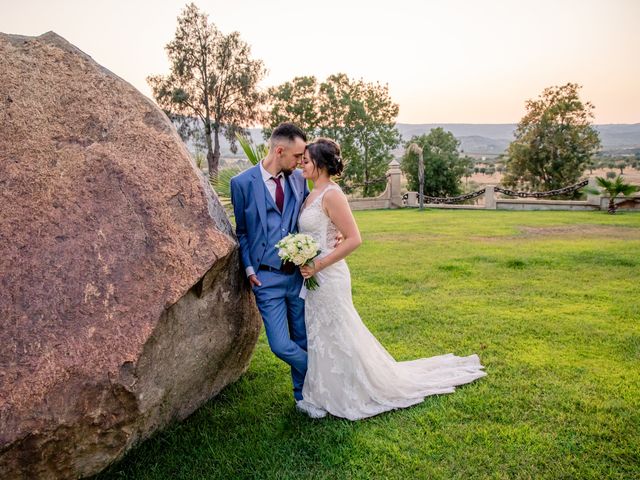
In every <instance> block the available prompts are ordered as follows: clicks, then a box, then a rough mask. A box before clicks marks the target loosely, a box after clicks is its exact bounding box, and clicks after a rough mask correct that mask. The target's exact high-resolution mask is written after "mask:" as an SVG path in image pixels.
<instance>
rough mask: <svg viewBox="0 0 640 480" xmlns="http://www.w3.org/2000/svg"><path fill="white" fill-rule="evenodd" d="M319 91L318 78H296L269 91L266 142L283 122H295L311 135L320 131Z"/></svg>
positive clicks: (263, 132) (264, 130) (265, 125)
mask: <svg viewBox="0 0 640 480" xmlns="http://www.w3.org/2000/svg"><path fill="white" fill-rule="evenodd" d="M318 91H319V85H318V81H317V80H316V77H295V78H294V79H293V80H291V81H290V82H285V83H283V84H281V85H278V86H276V87H271V88H269V90H268V93H267V95H268V103H269V105H268V107H269V114H268V116H267V117H266V119H265V124H264V128H263V129H262V135H263V137H264V139H265V140H268V139H269V138H270V137H271V132H272V131H273V129H274V128H276V127H277V126H278V125H280V124H281V123H282V122H293V123H295V124H296V125H298V126H299V127H300V128H301V129H302V130H304V131H305V132H307V133H308V134H309V135H314V134H315V132H316V131H317V129H318V122H319V119H318V116H319V106H318V100H319V96H318Z"/></svg>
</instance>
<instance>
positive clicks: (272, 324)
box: [231, 165, 309, 400]
mask: <svg viewBox="0 0 640 480" xmlns="http://www.w3.org/2000/svg"><path fill="white" fill-rule="evenodd" d="M283 183H284V185H283V190H284V207H283V209H282V210H283V211H282V212H280V211H279V210H278V208H277V207H276V204H275V202H274V200H273V198H272V197H271V195H270V193H269V191H268V190H267V187H266V185H265V183H264V180H263V178H262V173H261V170H260V166H259V165H256V166H254V167H252V168H250V169H248V170H246V171H244V172H242V173H240V174H239V175H236V176H235V177H233V178H232V179H231V201H232V203H233V211H234V215H235V220H236V235H237V236H238V242H239V243H240V253H241V256H242V263H243V265H244V267H245V269H246V268H247V267H252V268H253V270H254V271H255V273H256V275H257V276H258V280H260V282H261V283H262V285H261V286H259V287H253V293H254V294H255V297H256V304H257V305H258V309H259V310H260V314H261V315H262V320H263V322H264V327H265V331H266V334H267V339H268V340H269V346H270V347H271V351H273V353H274V354H275V355H276V356H277V357H278V358H280V359H282V360H284V361H285V362H286V363H288V364H289V365H290V366H291V376H292V380H293V395H294V397H295V398H296V400H302V385H303V384H304V376H305V374H306V372H307V333H306V330H305V324H304V300H302V299H301V298H300V297H299V296H298V295H299V293H300V289H301V287H302V275H301V274H300V272H299V270H298V269H296V271H295V273H293V274H286V273H284V272H282V271H279V269H280V268H281V266H282V262H281V260H280V258H279V257H278V252H277V249H276V248H275V244H276V243H277V242H278V241H280V239H282V238H283V237H285V236H286V235H288V234H289V233H292V232H297V221H298V214H299V212H300V207H301V206H302V203H303V202H304V199H305V198H306V196H307V195H308V194H309V190H308V188H307V183H306V181H305V179H304V178H303V177H302V173H301V172H300V171H298V170H294V172H293V173H292V174H291V175H289V177H288V178H286V180H285V181H284V182H283ZM261 266H262V268H260V267H261Z"/></svg>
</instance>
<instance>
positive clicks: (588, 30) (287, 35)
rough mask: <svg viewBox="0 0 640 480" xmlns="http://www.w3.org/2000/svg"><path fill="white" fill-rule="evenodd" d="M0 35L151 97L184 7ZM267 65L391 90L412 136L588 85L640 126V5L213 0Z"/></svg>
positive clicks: (24, 1)
mask: <svg viewBox="0 0 640 480" xmlns="http://www.w3.org/2000/svg"><path fill="white" fill-rule="evenodd" d="M3 3H5V5H4V6H3V7H2V13H1V14H0V31H2V32H4V33H17V34H22V35H40V34H42V33H44V32H47V31H49V30H53V31H55V32H56V33H58V34H59V35H61V36H63V37H65V38H66V39H67V40H69V41H70V42H71V43H73V44H74V45H76V46H77V47H78V48H80V49H81V50H83V51H84V52H86V53H88V54H89V55H91V56H92V57H93V58H94V59H95V60H96V61H98V62H99V63H101V64H102V65H104V66H105V67H107V68H108V69H110V70H111V71H113V72H114V73H116V74H117V75H119V76H120V77H122V78H124V79H125V80H127V81H128V82H130V83H131V84H133V85H134V86H135V87H136V88H138V89H139V90H140V91H142V92H143V93H144V94H145V95H148V96H150V95H151V91H150V89H149V87H148V85H147V83H146V80H145V79H146V77H147V76H148V75H152V74H166V73H167V72H168V62H167V59H166V54H165V51H164V46H165V45H166V44H167V43H168V42H169V41H170V40H171V39H172V38H173V35H174V32H175V27H176V18H177V16H178V15H179V13H180V12H181V10H182V9H183V8H184V6H185V3H186V2H184V1H173V0H156V1H148V0H126V1H125V0H110V1H104V0H103V1H100V2H98V1H94V0H82V1H79V0H65V1H62V0H47V1H43V0H21V1H13V2H8V1H5V2H3ZM195 3H196V4H197V5H198V7H199V8H200V9H201V10H203V11H204V12H206V13H208V14H209V19H210V21H212V22H213V23H215V24H216V25H217V26H218V28H219V29H220V30H222V31H223V32H224V33H229V32H231V31H234V30H237V31H239V32H240V34H241V36H242V38H243V39H244V40H245V41H247V42H248V43H249V44H250V45H251V47H252V53H253V57H254V58H259V59H261V60H263V61H264V63H265V65H266V67H267V69H268V74H267V77H266V78H265V80H264V81H263V83H262V86H263V87H267V86H271V85H277V84H279V83H282V82H284V81H287V80H290V79H292V78H293V77H295V76H301V75H315V76H316V77H317V78H318V79H320V80H324V79H325V78H326V77H327V76H328V75H330V74H332V73H338V72H344V73H346V74H347V75H349V76H350V77H351V78H363V79H364V80H366V81H369V82H380V83H386V84H388V85H389V90H390V93H391V96H392V98H393V99H394V101H395V102H397V103H398V104H399V105H400V114H399V116H398V121H399V122H401V123H516V122H518V121H519V120H520V118H521V117H522V116H523V114H524V108H525V107H524V104H525V101H526V100H527V99H532V98H535V97H537V96H538V95H539V94H540V93H541V92H542V90H543V89H544V88H545V87H548V86H552V85H562V84H564V83H567V82H577V83H579V84H580V85H583V89H582V93H581V96H582V98H583V99H584V100H589V101H591V102H592V103H593V104H594V105H595V107H596V109H595V123H598V124H603V123H638V122H640V88H639V86H640V61H638V59H639V58H640V27H639V25H640V0H580V1H578V0H537V1H525V0H521V1H514V0H511V1H508V0H450V1H443V0H439V1H431V0H421V1H420V0H415V1H408V0H393V1H387V2H381V1H377V0H369V1H364V0H362V1H361V0H341V1H336V0H324V1H322V2H320V1H316V2H309V1H307V2H291V1H280V0H276V1H267V0H262V1H260V0H234V1H231V0H227V1H221V0H208V1H204V0H201V1H197V2H195Z"/></svg>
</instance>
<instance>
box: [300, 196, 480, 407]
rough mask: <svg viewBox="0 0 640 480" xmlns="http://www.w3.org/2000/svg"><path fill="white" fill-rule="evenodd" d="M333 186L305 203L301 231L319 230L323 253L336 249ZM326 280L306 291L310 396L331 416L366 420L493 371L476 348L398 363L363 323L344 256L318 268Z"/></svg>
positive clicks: (316, 236)
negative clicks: (330, 202)
mask: <svg viewBox="0 0 640 480" xmlns="http://www.w3.org/2000/svg"><path fill="white" fill-rule="evenodd" d="M331 189H338V190H339V187H338V186H336V185H330V186H328V187H327V188H325V190H324V191H323V192H322V193H321V194H320V196H319V197H317V198H316V199H315V200H314V201H313V202H311V204H309V205H308V206H306V207H305V208H304V209H303V211H302V213H301V214H300V218H299V221H298V225H299V231H300V232H301V233H306V234H309V235H311V236H313V237H314V239H315V240H316V241H317V242H318V244H319V245H320V249H321V254H320V257H323V256H326V255H328V254H329V253H330V252H331V247H332V245H333V242H334V240H335V238H336V234H337V229H336V227H335V225H334V224H333V223H332V222H331V220H330V219H329V217H328V216H327V215H326V214H325V213H324V211H323V209H322V198H323V196H324V194H325V193H326V192H327V191H329V190H331ZM316 276H317V278H318V282H319V284H320V287H319V288H317V289H316V290H313V291H308V292H307V293H306V301H305V322H306V328H307V340H308V370H307V375H306V378H305V382H304V387H303V389H302V396H303V397H304V399H305V400H306V401H307V402H309V403H311V404H313V405H315V406H316V407H319V408H323V409H325V410H326V411H328V412H329V413H331V414H332V415H335V416H337V417H342V418H347V419H349V420H359V419H363V418H367V417H371V416H374V415H377V414H379V413H382V412H385V411H388V410H393V409H397V408H405V407H409V406H411V405H415V404H417V403H420V402H422V401H423V400H424V398H425V397H427V396H429V395H437V394H443V393H453V392H454V390H455V387H456V386H458V385H463V384H465V383H469V382H473V381H474V380H476V379H478V378H481V377H483V376H485V375H486V373H485V372H484V371H483V370H482V368H483V366H482V365H481V364H480V359H479V358H478V356H477V355H470V356H468V357H457V356H455V355H453V354H451V353H449V354H446V355H439V356H435V357H430V358H421V359H418V360H411V361H405V362H396V361H395V360H394V359H393V357H392V356H391V355H390V354H389V353H388V352H387V351H386V350H385V349H384V347H383V346H382V345H381V344H380V342H378V340H377V339H376V338H375V337H374V336H373V335H372V334H371V332H370V331H369V330H368V329H367V327H366V326H365V325H364V323H363V322H362V320H361V319H360V316H359V315H358V312H357V311H356V310H355V308H354V306H353V302H352V297H351V276H350V273H349V268H348V266H347V263H346V262H345V261H344V260H341V261H339V262H336V263H334V264H333V265H330V266H329V267H327V268H325V269H324V270H322V271H320V272H319V273H318V274H316Z"/></svg>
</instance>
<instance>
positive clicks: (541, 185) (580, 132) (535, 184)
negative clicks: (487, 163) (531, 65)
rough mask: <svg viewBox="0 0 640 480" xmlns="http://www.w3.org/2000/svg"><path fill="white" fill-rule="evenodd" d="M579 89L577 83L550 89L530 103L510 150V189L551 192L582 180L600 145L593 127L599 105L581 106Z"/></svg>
mask: <svg viewBox="0 0 640 480" xmlns="http://www.w3.org/2000/svg"><path fill="white" fill-rule="evenodd" d="M579 89H580V86H579V85H577V84H575V83H567V84H566V85H563V86H560V87H550V88H546V89H545V90H544V91H543V93H542V95H541V96H540V97H539V98H538V99H537V100H528V101H527V102H526V108H527V113H526V114H525V116H524V117H523V118H522V120H521V121H520V123H519V124H518V127H517V129H516V133H515V137H516V138H515V140H514V141H513V142H511V144H510V145H509V149H508V155H509V158H510V160H509V161H508V163H507V174H506V175H505V177H504V179H503V183H504V184H505V185H507V186H511V187H516V186H519V187H524V188H529V189H532V190H538V191H549V190H555V189H558V188H562V187H566V186H567V185H570V184H573V183H575V182H576V181H577V180H578V179H579V178H580V176H581V175H582V172H584V170H585V167H586V165H587V162H588V161H589V159H590V158H591V156H592V155H593V154H594V153H595V152H596V151H597V150H598V148H599V147H600V139H599V137H598V132H597V130H596V129H595V128H593V127H592V126H591V120H592V119H593V113H592V111H593V105H592V104H591V103H589V102H586V103H583V102H582V101H581V100H580V98H579V96H578V90H579Z"/></svg>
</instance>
